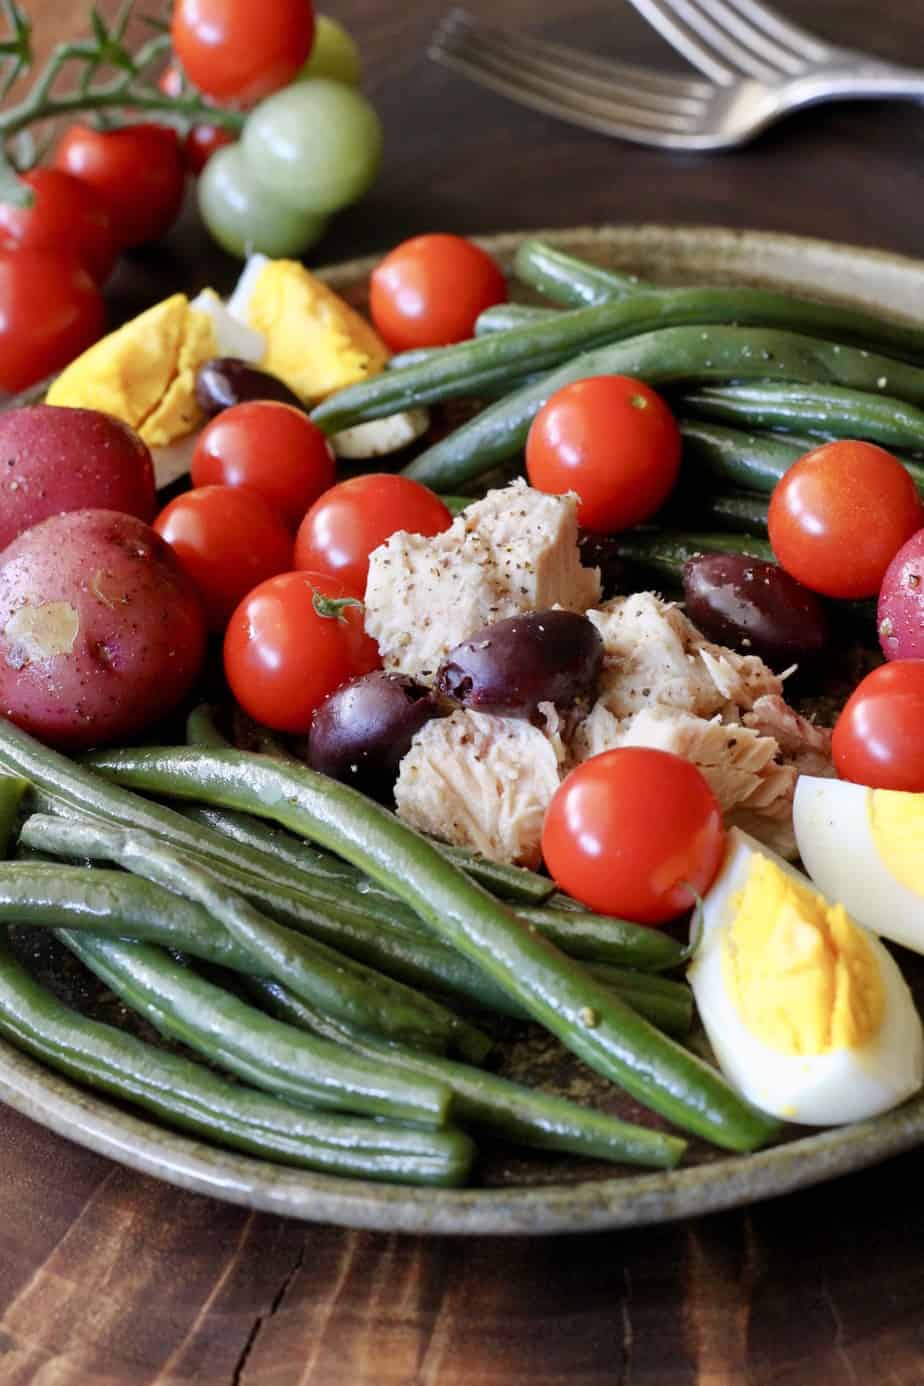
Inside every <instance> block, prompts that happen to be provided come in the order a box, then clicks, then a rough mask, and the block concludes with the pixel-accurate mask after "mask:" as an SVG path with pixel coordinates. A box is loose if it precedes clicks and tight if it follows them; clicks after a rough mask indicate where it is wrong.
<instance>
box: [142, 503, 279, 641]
mask: <svg viewBox="0 0 924 1386" xmlns="http://www.w3.org/2000/svg"><path fill="white" fill-rule="evenodd" d="M154 528H155V529H156V530H157V533H158V534H159V535H160V536H161V538H162V539H166V541H167V543H168V544H169V545H170V547H171V548H172V549H173V552H174V553H175V554H176V557H177V560H178V562H179V564H180V567H181V568H183V569H184V570H185V571H186V573H187V574H188V576H189V577H191V578H192V580H193V582H194V583H195V584H196V587H197V588H198V589H199V593H200V595H201V597H202V601H203V604H204V606H205V613H206V617H207V619H208V623H209V627H210V628H211V629H212V630H224V628H225V626H226V625H227V623H228V618H229V616H230V615H231V613H232V611H233V610H234V608H235V607H236V606H237V604H238V602H239V601H240V600H241V598H242V597H244V596H246V594H247V593H248V592H249V591H250V590H251V588H252V587H255V586H256V585H257V583H258V582H262V581H263V580H264V578H268V577H274V576H275V575H276V574H277V573H284V572H286V571H287V570H288V569H289V568H291V566H292V536H291V534H290V533H289V530H288V528H287V527H286V524H285V521H284V520H283V518H282V516H281V515H280V514H279V512H278V511H277V510H275V509H274V508H273V506H271V505H270V504H269V502H268V501H265V500H264V499H263V497H262V496H260V495H258V494H257V492H256V491H251V490H250V489H249V488H247V487H244V486H203V487H201V488H200V489H199V490H197V491H185V492H184V493H183V495H181V496H177V497H176V499H175V500H172V501H171V502H170V504H169V505H167V506H165V507H164V509H163V510H162V511H161V512H160V514H159V515H158V517H157V519H156V520H155V521H154Z"/></svg>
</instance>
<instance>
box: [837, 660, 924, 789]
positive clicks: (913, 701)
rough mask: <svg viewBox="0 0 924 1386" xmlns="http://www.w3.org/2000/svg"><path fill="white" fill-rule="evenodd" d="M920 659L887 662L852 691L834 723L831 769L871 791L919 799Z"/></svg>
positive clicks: (922, 762) (923, 776) (923, 714)
mask: <svg viewBox="0 0 924 1386" xmlns="http://www.w3.org/2000/svg"><path fill="white" fill-rule="evenodd" d="M922 727H924V659H893V660H892V662H891V663H890V664H883V665H880V667H879V668H878V669H874V670H873V672H872V673H871V674H867V676H866V678H865V679H863V681H862V682H861V683H859V684H858V685H857V687H856V688H855V689H854V691H853V693H852V695H851V696H850V698H849V699H848V700H847V703H846V705H845V707H844V710H843V712H842V713H841V715H840V717H839V718H838V719H837V724H836V725H835V728H834V738H833V741H832V747H831V749H832V752H833V755H834V766H835V769H836V770H837V773H838V774H839V775H840V776H841V778H842V779H845V780H853V782H854V783H855V784H868V785H870V786H871V787H872V788H873V789H903V790H906V791H907V792H908V793H910V794H922V793H924V736H922V735H921V729H922Z"/></svg>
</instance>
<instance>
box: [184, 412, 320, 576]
mask: <svg viewBox="0 0 924 1386" xmlns="http://www.w3.org/2000/svg"><path fill="white" fill-rule="evenodd" d="M191 470H192V482H193V485H194V486H208V485H212V484H215V483H217V484H220V485H224V486H249V487H250V488H251V489H252V490H254V491H259V493H260V495H261V496H262V497H263V498H264V500H266V501H269V503H270V504H271V505H273V506H274V507H275V508H276V509H277V510H278V511H280V513H281V514H282V515H284V516H285V518H286V521H287V523H288V524H290V525H291V527H292V528H293V529H295V528H296V526H297V525H298V524H299V523H300V522H301V520H302V518H303V516H304V514H305V512H306V510H307V509H308V507H309V506H310V505H312V504H313V503H314V501H316V500H317V499H318V497H319V496H320V495H322V494H323V492H325V491H326V490H327V489H328V488H329V487H330V486H332V485H333V484H334V475H335V471H336V467H335V462H334V453H333V449H332V448H331V446H330V443H328V441H327V439H326V438H325V436H324V434H323V433H322V432H321V430H320V429H319V428H318V426H317V425H316V424H313V423H312V422H311V420H310V419H309V418H308V416H307V414H303V413H302V412H301V411H300V410H298V409H295V408H293V406H292V405H289V404H280V403H277V402H276V401H270V400H253V401H251V402H248V403H246V404H235V405H233V406H232V407H231V408H230V409H225V410H223V411H222V412H221V413H220V414H218V415H217V416H216V418H214V419H213V420H212V421H211V423H209V424H208V425H207V426H206V427H205V428H204V429H203V431H202V433H201V434H200V435H199V440H198V442H197V443H196V451H195V453H194V454H193V460H192V468H191ZM296 566H300V565H296ZM307 566H309V567H310V566H311V565H310V564H309V565H307Z"/></svg>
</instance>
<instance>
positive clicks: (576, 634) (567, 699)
mask: <svg viewBox="0 0 924 1386" xmlns="http://www.w3.org/2000/svg"><path fill="white" fill-rule="evenodd" d="M602 663H603V641H602V639H601V638H600V632H599V631H598V630H597V628H596V626H594V625H593V624H592V622H590V621H588V619H587V617H586V616H579V615H578V614H577V613H576V612H573V611H534V612H530V613H529V615H527V616H511V617H510V618H509V619H508V620H506V621H497V622H496V623H495V624H494V625H493V626H484V627H483V628H482V629H481V630H479V631H476V632H475V634H474V635H472V636H471V637H470V638H469V639H468V640H464V641H463V642H462V644H461V645H457V646H456V647H455V649H454V650H451V651H450V653H449V655H448V656H447V658H446V659H445V660H444V662H443V664H442V665H441V666H440V668H439V670H438V671H437V675H436V690H437V692H438V693H440V694H442V696H443V697H445V698H452V699H453V701H454V702H457V703H461V704H462V705H463V706H464V707H470V708H474V709H476V710H478V711H479V712H499V713H506V714H508V715H510V716H514V717H531V716H532V715H533V713H534V712H535V711H536V709H537V707H538V706H539V704H540V703H555V704H557V705H559V706H561V705H566V704H568V703H573V702H574V700H575V699H576V698H579V697H581V696H582V695H583V694H585V693H590V692H591V691H592V690H593V686H594V684H595V683H596V680H597V677H598V675H599V673H600V667H601V665H602Z"/></svg>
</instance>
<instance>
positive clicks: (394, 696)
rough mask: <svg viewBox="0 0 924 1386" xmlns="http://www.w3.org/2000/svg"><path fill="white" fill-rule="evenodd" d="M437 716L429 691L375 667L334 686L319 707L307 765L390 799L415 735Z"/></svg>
mask: <svg viewBox="0 0 924 1386" xmlns="http://www.w3.org/2000/svg"><path fill="white" fill-rule="evenodd" d="M438 715H439V708H438V707H437V704H436V700H435V699H434V697H433V695H432V693H430V691H429V689H426V688H421V687H420V686H419V685H418V684H415V683H413V682H412V680H411V679H407V678H402V677H401V676H400V675H398V674H386V673H385V672H384V670H382V669H376V670H375V671H374V672H373V673H371V674H365V675H364V676H363V677H362V678H360V679H353V681H352V682H351V683H347V684H344V686H343V687H342V688H338V689H337V691H336V693H332V694H331V695H330V697H329V698H327V699H326V700H325V701H324V702H323V703H322V704H321V706H320V707H319V708H318V710H317V712H316V714H315V718H314V722H313V724H312V727H311V733H310V735H309V737H308V763H309V765H311V766H312V768H313V769H315V770H319V771H320V772H321V774H323V775H330V776H331V777H332V778H333V779H335V780H342V781H343V782H344V783H345V784H351V785H353V787H354V788H355V789H361V790H362V791H363V793H364V794H369V795H371V796H372V797H373V798H375V799H382V800H385V801H388V800H390V799H391V796H392V790H393V788H394V784H395V780H396V778H397V775H398V765H399V763H400V761H401V760H402V758H403V757H404V756H406V755H407V753H408V751H409V750H410V746H411V742H412V741H413V739H414V736H415V735H416V733H417V732H419V731H420V728H421V727H422V726H423V725H424V723H425V722H428V721H429V720H430V718H431V717H436V716H438Z"/></svg>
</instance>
